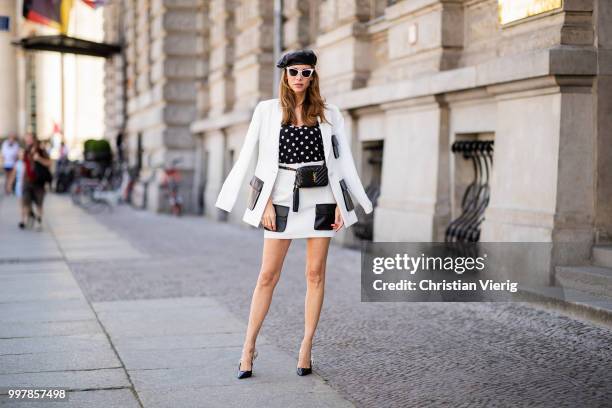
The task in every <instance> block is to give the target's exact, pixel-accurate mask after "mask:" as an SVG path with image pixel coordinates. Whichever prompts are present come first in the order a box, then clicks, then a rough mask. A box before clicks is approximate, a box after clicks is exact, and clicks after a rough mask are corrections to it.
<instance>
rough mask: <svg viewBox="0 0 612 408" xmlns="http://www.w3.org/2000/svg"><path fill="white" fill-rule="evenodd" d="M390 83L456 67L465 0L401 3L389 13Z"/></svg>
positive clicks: (429, 0) (460, 47) (460, 42)
mask: <svg viewBox="0 0 612 408" xmlns="http://www.w3.org/2000/svg"><path fill="white" fill-rule="evenodd" d="M385 15H386V18H387V20H388V21H389V32H388V38H389V40H388V41H389V53H388V58H389V70H388V72H389V79H391V80H399V79H406V78H411V77H414V76H416V75H419V74H422V73H424V72H436V71H442V70H447V69H452V68H456V67H457V61H458V60H459V57H460V56H461V51H462V47H463V29H464V28H463V0H423V1H402V2H398V3H397V4H395V5H393V6H390V7H388V8H387V9H386V11H385Z"/></svg>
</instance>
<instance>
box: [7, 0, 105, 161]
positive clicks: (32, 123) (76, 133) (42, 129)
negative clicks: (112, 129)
mask: <svg viewBox="0 0 612 408" xmlns="http://www.w3.org/2000/svg"><path fill="white" fill-rule="evenodd" d="M22 3H23V2H22V1H21V0H11V1H2V2H0V60H1V61H2V63H1V64H0V89H2V92H1V96H0V139H2V138H4V137H6V136H8V135H10V134H15V135H18V136H19V137H23V136H24V134H25V133H28V132H29V133H33V134H35V135H36V136H37V137H38V138H39V139H41V140H50V141H51V142H53V146H54V149H53V150H52V157H55V156H56V155H57V154H58V148H59V143H60V142H61V141H62V140H63V141H64V142H65V143H66V146H68V148H69V150H70V157H71V158H73V159H76V158H78V157H79V154H80V152H81V151H82V144H83V141H84V140H86V139H100V138H102V137H103V136H104V122H103V116H104V115H103V104H104V95H103V92H104V84H103V74H104V69H103V68H104V66H103V62H102V61H101V59H100V58H94V57H90V56H85V55H75V54H68V53H66V54H61V53H59V52H51V51H29V50H28V51H25V50H23V49H22V48H20V47H18V46H16V45H15V44H14V42H18V41H19V40H20V39H23V38H27V37H34V36H47V35H57V34H58V32H57V30H56V29H53V28H50V27H47V26H44V25H40V24H37V23H33V22H31V21H28V20H26V19H24V18H23V17H22V15H21V13H22V7H23V4H22ZM102 23H103V16H102V11H101V10H93V9H92V8H90V7H88V6H86V5H85V4H83V3H82V2H80V1H79V2H75V4H74V6H73V7H72V9H71V12H70V24H69V27H68V35H70V36H73V37H77V38H82V39H87V40H90V41H100V40H101V39H102V37H103V35H104V34H103V27H102Z"/></svg>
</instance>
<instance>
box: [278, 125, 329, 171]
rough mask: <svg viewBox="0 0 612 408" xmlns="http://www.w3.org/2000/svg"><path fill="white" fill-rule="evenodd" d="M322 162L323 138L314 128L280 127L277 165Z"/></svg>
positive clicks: (316, 127) (317, 128)
mask: <svg viewBox="0 0 612 408" xmlns="http://www.w3.org/2000/svg"><path fill="white" fill-rule="evenodd" d="M318 160H323V136H321V129H320V128H319V124H316V125H314V126H293V125H281V130H280V138H279V158H278V161H279V163H284V164H288V163H305V162H312V161H318Z"/></svg>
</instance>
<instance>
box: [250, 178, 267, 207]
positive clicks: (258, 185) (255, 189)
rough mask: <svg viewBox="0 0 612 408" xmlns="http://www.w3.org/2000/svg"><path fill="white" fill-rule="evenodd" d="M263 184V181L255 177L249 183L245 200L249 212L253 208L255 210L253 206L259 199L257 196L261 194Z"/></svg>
mask: <svg viewBox="0 0 612 408" xmlns="http://www.w3.org/2000/svg"><path fill="white" fill-rule="evenodd" d="M263 184H264V182H263V180H261V179H260V178H259V177H257V176H253V178H252V179H251V182H250V183H249V185H250V189H249V198H248V200H247V207H248V208H249V210H252V209H253V208H255V205H256V204H257V199H258V198H259V195H260V194H261V189H262V188H263Z"/></svg>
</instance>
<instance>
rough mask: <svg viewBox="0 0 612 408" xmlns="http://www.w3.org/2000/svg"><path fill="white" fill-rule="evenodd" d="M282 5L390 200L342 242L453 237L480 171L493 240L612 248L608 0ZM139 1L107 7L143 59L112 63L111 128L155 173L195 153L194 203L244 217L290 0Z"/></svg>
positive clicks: (375, 186) (372, 181) (292, 33)
mask: <svg viewBox="0 0 612 408" xmlns="http://www.w3.org/2000/svg"><path fill="white" fill-rule="evenodd" d="M279 3H281V4H282V9H281V10H280V13H281V14H282V24H281V30H280V31H281V32H282V48H283V50H290V49H296V48H303V47H309V48H312V49H314V50H315V52H317V54H318V56H319V63H318V71H319V74H320V77H321V86H322V93H323V95H324V97H325V98H326V99H327V100H328V101H330V102H332V103H334V104H336V105H338V106H339V107H340V109H341V110H342V111H343V113H344V115H345V118H346V126H347V134H348V135H350V139H351V140H350V142H351V144H352V148H353V155H354V157H355V160H356V161H357V165H358V170H359V171H360V174H361V177H362V180H363V182H364V185H365V186H366V188H367V190H368V192H369V194H370V195H371V198H372V199H373V201H374V203H375V210H374V214H373V218H372V219H367V218H366V217H364V213H363V212H361V213H358V215H359V216H360V218H362V219H363V220H364V222H363V223H361V225H360V226H356V228H350V229H347V230H343V231H342V233H341V234H340V236H339V237H338V239H339V240H341V241H342V242H343V243H344V244H346V245H353V244H355V243H357V242H358V241H359V240H360V239H363V238H365V239H373V240H376V241H432V240H433V241H441V240H444V239H445V235H446V234H447V232H448V231H447V229H448V226H449V225H450V223H451V222H452V221H453V220H454V219H456V218H457V217H459V216H460V215H461V213H462V211H464V209H463V207H462V200H463V197H464V195H465V191H466V189H468V188H469V185H470V183H472V182H473V181H477V183H479V185H484V186H485V189H484V191H485V192H486V197H485V198H484V199H482V200H481V203H482V204H483V205H482V208H481V210H482V211H481V215H482V217H481V219H479V220H477V222H476V223H475V224H476V225H477V227H478V229H479V232H480V236H479V239H480V240H481V241H522V242H529V241H540V242H541V241H544V242H575V243H577V245H576V247H575V248H576V251H575V253H572V254H558V255H555V256H557V257H559V259H557V260H556V261H555V262H557V261H558V262H561V263H563V262H565V261H568V260H570V259H571V260H580V259H586V258H588V257H589V254H590V251H591V247H592V246H593V245H594V244H595V243H602V242H609V240H610V239H611V237H612V164H610V163H612V161H610V160H609V158H610V157H611V149H612V147H611V146H612V140H611V139H612V132H610V129H612V126H611V125H612V123H611V122H612V114H611V113H612V112H611V109H612V106H611V104H612V77H611V74H612V58H611V56H612V53H611V50H612V4H610V2H608V1H605V0H573V1H567V0H566V1H561V0H531V1H522V2H508V1H506V0H403V1H388V0H384V1H378V0H319V1H316V0H313V1H297V0H285V1H283V2H279ZM125 4H126V5H129V6H127V7H126V8H123V9H118V8H117V7H114V6H109V7H107V10H106V13H107V17H108V18H107V22H106V28H107V36H110V37H109V39H110V40H111V41H110V42H113V41H112V40H113V39H117V38H118V37H113V36H117V35H119V34H120V33H123V34H122V35H124V36H125V37H124V40H125V44H126V49H125V55H124V57H125V59H124V60H125V61H126V62H127V67H123V66H122V61H123V60H122V59H120V58H115V60H114V61H109V62H108V63H107V67H106V83H107V91H106V95H107V107H106V115H107V132H108V134H109V136H113V134H114V133H116V132H117V131H118V129H119V128H120V126H122V125H125V126H126V132H127V133H126V134H127V135H128V140H129V146H130V154H131V156H132V157H133V158H136V157H137V156H138V155H139V154H140V156H143V155H142V152H144V156H148V157H150V163H148V164H143V168H144V167H146V166H147V165H149V166H154V165H155V164H156V163H160V162H164V161H167V160H168V159H169V158H170V157H174V156H176V155H179V156H181V157H183V158H184V159H183V168H184V170H185V172H186V173H187V174H188V175H189V177H187V179H186V181H185V189H186V190H188V191H189V192H190V193H189V194H190V197H189V199H190V203H191V204H192V206H191V209H192V210H193V211H200V212H202V213H203V214H204V215H205V216H207V217H211V218H213V219H219V220H227V221H229V222H235V223H240V219H241V216H242V213H243V211H244V209H245V202H242V201H240V200H239V202H238V203H237V204H236V207H235V210H234V211H233V212H232V213H231V214H229V215H228V214H227V213H224V212H222V211H220V210H218V209H216V208H215V207H214V203H215V199H216V196H217V194H218V192H219V190H220V188H221V185H222V183H223V181H224V179H225V176H226V174H227V173H228V171H229V169H231V167H232V165H233V162H234V160H235V159H236V157H237V154H238V152H239V151H240V148H241V145H242V142H243V138H244V135H245V133H246V129H247V127H248V124H249V120H250V117H251V114H252V110H253V108H254V106H255V104H256V102H257V101H259V100H262V99H267V98H271V97H274V96H275V88H276V84H275V83H274V70H275V69H276V68H274V62H275V55H274V40H275V38H278V37H277V35H275V32H274V27H275V25H274V22H275V8H274V5H275V2H274V1H262V0H225V1H221V0H211V1H199V0H130V1H128V2H126V3H125ZM119 24H122V28H120V27H119V26H118V25H119ZM122 73H123V74H122ZM122 75H124V76H123V77H122ZM123 82H124V83H125V87H122V86H120V84H121V83H123ZM123 89H126V91H127V95H122V94H121V93H122V90H123ZM139 135H140V136H139ZM460 141H464V142H470V141H471V142H478V143H480V144H478V143H476V144H474V146H487V143H485V142H489V144H488V146H492V149H490V151H489V152H488V153H487V154H488V156H486V157H483V156H482V155H481V156H479V158H478V160H476V161H474V160H471V159H469V158H468V159H466V158H465V157H467V156H465V155H462V154H461V153H460V152H458V153H457V152H453V150H454V149H453V146H454V145H455V143H456V142H460ZM491 142H492V143H491ZM455 146H456V145H455ZM138 152H140V153H138ZM139 160H144V159H143V158H142V157H140V158H139ZM252 165H253V166H254V163H252ZM474 168H476V171H477V173H478V174H479V175H478V177H477V180H475V179H474V177H475V176H474V173H473V172H474ZM247 184H248V180H245V186H244V188H245V190H244V196H245V197H246V194H247V191H246V188H247ZM152 194H153V193H152ZM155 201H156V200H155V199H153V200H152V201H151V202H155ZM243 201H244V200H243ZM153 207H156V206H153ZM153 207H152V208H153ZM564 256H565V257H567V259H562V258H563V257H564Z"/></svg>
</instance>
